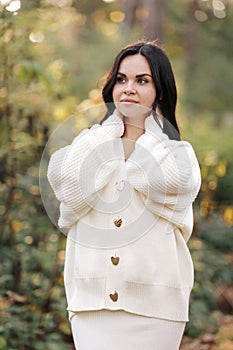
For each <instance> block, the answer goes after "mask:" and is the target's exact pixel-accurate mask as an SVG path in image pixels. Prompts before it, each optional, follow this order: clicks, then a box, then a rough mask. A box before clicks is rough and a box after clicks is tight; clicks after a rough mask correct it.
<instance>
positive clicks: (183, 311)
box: [48, 111, 201, 321]
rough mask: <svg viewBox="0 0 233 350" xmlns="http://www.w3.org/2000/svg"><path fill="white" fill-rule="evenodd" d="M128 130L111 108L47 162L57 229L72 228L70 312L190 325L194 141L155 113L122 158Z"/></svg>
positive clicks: (68, 258) (198, 179) (197, 180)
mask: <svg viewBox="0 0 233 350" xmlns="http://www.w3.org/2000/svg"><path fill="white" fill-rule="evenodd" d="M123 132H124V124H123V122H122V120H121V118H120V117H119V115H118V113H117V112H116V111H115V112H114V113H113V115H111V116H110V117H109V118H108V119H107V120H106V121H105V122H104V123H103V124H102V125H99V124H97V125H94V126H93V127H92V128H90V129H85V130H84V131H83V132H81V133H80V134H79V135H78V136H77V137H76V138H75V139H74V141H73V142H72V144H71V145H69V146H66V147H64V148H62V149H60V150H58V151H57V152H55V153H54V154H53V155H52V157H51V160H50V163H49V167H48V179H49V182H50V184H51V186H52V188H53V190H54V192H55V195H56V197H57V198H58V200H59V201H60V202H61V204H60V218H59V226H60V227H67V228H69V233H68V239H67V246H66V261H65V273H64V280H65V288H66V295H67V301H68V307H67V310H68V311H69V312H70V315H71V314H72V312H78V311H84V310H98V309H99V310H100V309H109V310H119V309H123V310H126V311H128V312H132V313H136V314H140V315H145V316H150V317H159V318H164V319H169V320H175V321H187V320H188V304H189V296H190V292H191V289H192V286H193V263H192V259H191V256H190V253H189V250H188V248H187V245H186V242H187V241H188V239H189V238H190V236H191V233H192V228H193V212H192V203H193V201H194V200H195V198H196V196H197V193H198V191H199V189H200V183H201V177H200V169H199V165H198V162H197V159H196V156H195V153H194V151H193V149H192V147H191V145H190V144H189V143H188V142H186V141H174V140H169V138H168V137H167V135H165V134H164V133H163V132H162V130H161V128H160V127H159V126H158V124H157V123H156V122H155V120H154V118H153V116H152V115H150V116H149V117H147V118H146V120H145V133H144V134H143V135H142V136H140V137H139V138H138V140H137V141H136V144H135V150H134V152H133V153H132V154H131V156H130V157H129V159H128V160H127V161H125V159H124V149H123V144H122V141H121V136H122V134H123ZM116 217H117V218H118V219H120V224H119V225H118V224H116ZM120 226H121V227H120Z"/></svg>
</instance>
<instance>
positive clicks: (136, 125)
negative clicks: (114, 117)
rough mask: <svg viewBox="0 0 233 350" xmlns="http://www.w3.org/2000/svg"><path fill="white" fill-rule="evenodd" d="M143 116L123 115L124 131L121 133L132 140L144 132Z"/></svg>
mask: <svg viewBox="0 0 233 350" xmlns="http://www.w3.org/2000/svg"><path fill="white" fill-rule="evenodd" d="M144 123H145V118H144V119H142V118H127V117H124V125H125V131H124V134H123V135H122V137H123V138H127V139H129V140H132V141H136V140H137V139H138V138H139V137H140V136H141V135H142V134H144V132H145V126H144Z"/></svg>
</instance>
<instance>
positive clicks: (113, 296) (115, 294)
mask: <svg viewBox="0 0 233 350" xmlns="http://www.w3.org/2000/svg"><path fill="white" fill-rule="evenodd" d="M109 296H110V298H111V299H112V301H114V302H115V301H117V300H118V293H117V292H115V293H114V294H109Z"/></svg>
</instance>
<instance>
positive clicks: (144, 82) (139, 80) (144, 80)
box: [138, 78, 148, 85]
mask: <svg viewBox="0 0 233 350" xmlns="http://www.w3.org/2000/svg"><path fill="white" fill-rule="evenodd" d="M146 83H148V80H146V79H143V78H140V79H138V84H141V85H143V84H146Z"/></svg>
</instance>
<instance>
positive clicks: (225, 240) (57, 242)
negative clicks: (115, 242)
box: [0, 0, 233, 350]
mask: <svg viewBox="0 0 233 350" xmlns="http://www.w3.org/2000/svg"><path fill="white" fill-rule="evenodd" d="M2 3H3V2H2V1H0V10H1V12H0V45H1V48H0V118H1V119H0V127H1V138H0V145H1V147H0V255H1V264H0V287H1V289H0V350H4V349H7V350H16V349H17V350H19V349H20V350H21V349H22V350H25V349H35V350H36V349H38V350H40V349H48V350H53V349H56V350H59V349H64V350H66V349H73V345H72V339H71V335H70V327H69V323H68V321H67V315H66V300H65V295H64V286H63V265H64V252H65V237H64V236H63V235H61V234H60V233H58V232H57V230H56V228H55V227H54V226H53V225H52V224H51V222H50V221H49V218H48V217H47V214H46V212H45V210H44V208H43V203H42V201H41V197H40V189H39V180H38V176H39V165H40V158H41V155H42V152H43V149H44V146H45V145H46V142H47V140H48V137H49V135H50V134H51V132H52V131H53V130H54V128H55V127H56V126H57V125H58V124H59V123H61V122H62V121H63V120H65V119H66V118H68V117H69V116H70V115H71V114H72V113H75V111H76V109H77V106H78V107H79V108H84V107H88V106H93V105H96V104H98V103H100V102H101V97H100V90H99V88H98V86H97V85H96V84H97V83H98V80H99V79H101V77H102V76H103V75H104V74H105V72H107V71H108V69H109V68H110V65H111V63H112V60H113V57H114V56H115V54H116V53H117V52H118V51H119V49H120V48H121V47H122V46H124V45H125V44H126V43H128V42H130V41H132V40H138V39H140V38H141V37H142V35H143V33H142V27H141V24H140V21H138V24H136V26H135V27H134V28H132V29H127V28H126V27H125V26H124V24H123V23H121V22H117V21H114V18H120V17H119V15H118V17H114V16H112V15H111V13H112V12H113V11H117V10H118V11H123V10H122V9H121V5H120V4H119V3H118V1H114V2H109V3H107V2H100V1H97V0H95V1H92V2H86V1H72V0H59V1H53V0H43V1H42V0H41V1H39V0H37V1H36V0H31V1H30V2H29V1H21V8H19V9H18V10H16V11H9V10H7V9H6V6H3V5H2ZM219 3H220V2H219ZM224 4H225V5H224V6H225V10H224V11H225V16H222V17H221V16H220V15H219V14H220V12H219V14H216V13H215V14H214V9H213V6H212V1H199V7H200V8H199V10H198V11H199V13H195V16H196V18H199V20H197V19H196V22H195V27H194V31H195V33H194V34H195V36H193V45H194V51H193V52H192V55H190V52H189V48H188V46H187V43H186V41H187V38H186V35H187V32H188V28H189V25H190V23H189V21H190V19H189V17H188V16H189V13H188V2H187V1H185V0H172V1H170V2H169V3H168V4H167V19H166V26H165V43H166V45H165V48H166V50H167V52H168V54H169V56H170V57H171V60H172V63H173V66H174V71H175V75H176V78H177V84H178V90H179V97H180V99H179V101H180V102H179V105H178V119H179V123H180V125H181V130H182V135H183V138H185V139H188V140H189V141H190V142H191V143H192V144H193V146H194V148H195V150H196V152H197V155H198V159H199V160H200V166H201V171H202V179H203V183H202V189H201V192H200V194H199V196H198V199H197V202H196V205H195V217H196V220H195V229H194V233H193V238H192V239H191V241H190V243H189V245H190V249H191V253H192V256H193V259H194V265H195V274H196V279H195V285H194V289H193V293H192V297H191V310H190V322H189V324H188V326H187V329H186V334H187V335H190V336H192V337H197V336H198V335H199V334H201V333H203V332H217V331H218V329H217V323H216V318H215V317H214V312H215V311H216V310H219V311H220V312H222V313H227V314H230V313H232V294H230V293H229V291H230V290H232V275H233V266H232V262H233V257H232V248H233V238H232V226H233V185H232V183H233V181H232V172H233V162H232V154H233V143H232V126H233V114H232V107H233V100H232V98H231V91H232V81H233V70H232V38H231V37H232V21H233V16H232V11H233V9H232V2H230V1H224ZM140 11H141V12H143V11H142V9H138V14H139V15H140V13H141V12H140ZM203 13H204V15H206V16H207V19H206V20H200V19H201V18H202V19H203V18H206V17H203V16H204V15H203ZM222 13H223V12H222ZM139 15H138V16H139ZM115 16H116V15H115ZM198 16H199V17H198ZM201 16H202V17H201ZM139 17H140V16H139ZM220 17H221V18H220ZM192 20H193V18H192ZM99 84H101V81H100V82H99ZM90 122H91V120H82V121H81V120H80V129H81V128H83V127H85V126H87V125H89V123H90ZM230 295H231V296H230ZM221 337H222V335H221ZM221 337H220V338H221ZM220 338H219V339H220Z"/></svg>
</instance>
